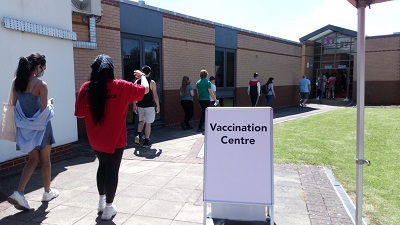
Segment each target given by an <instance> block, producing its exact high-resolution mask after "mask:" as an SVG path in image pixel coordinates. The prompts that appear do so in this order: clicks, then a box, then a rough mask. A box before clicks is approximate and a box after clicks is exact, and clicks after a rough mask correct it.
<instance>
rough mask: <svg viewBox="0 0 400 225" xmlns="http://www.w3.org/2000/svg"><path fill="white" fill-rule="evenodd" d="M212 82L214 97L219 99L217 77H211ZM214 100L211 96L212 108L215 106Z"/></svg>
mask: <svg viewBox="0 0 400 225" xmlns="http://www.w3.org/2000/svg"><path fill="white" fill-rule="evenodd" d="M210 82H211V91H212V92H213V93H214V96H215V97H217V86H215V77H214V76H211V77H210ZM214 103H215V101H214V99H213V98H212V97H211V96H210V106H214Z"/></svg>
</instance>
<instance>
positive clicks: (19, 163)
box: [0, 144, 72, 174]
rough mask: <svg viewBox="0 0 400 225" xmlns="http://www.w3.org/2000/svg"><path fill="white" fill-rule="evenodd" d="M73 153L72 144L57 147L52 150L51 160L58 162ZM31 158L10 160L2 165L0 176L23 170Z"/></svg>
mask: <svg viewBox="0 0 400 225" xmlns="http://www.w3.org/2000/svg"><path fill="white" fill-rule="evenodd" d="M71 152H72V144H66V145H61V146H57V147H54V148H52V149H51V155H50V157H51V160H52V161H57V160H58V159H59V158H61V157H62V156H65V155H68V154H70V153H71ZM28 160H29V156H27V155H26V156H21V157H19V158H16V159H12V160H8V161H6V162H2V163H0V174H5V173H9V172H12V171H15V170H19V169H22V168H23V167H24V166H25V163H26V162H28Z"/></svg>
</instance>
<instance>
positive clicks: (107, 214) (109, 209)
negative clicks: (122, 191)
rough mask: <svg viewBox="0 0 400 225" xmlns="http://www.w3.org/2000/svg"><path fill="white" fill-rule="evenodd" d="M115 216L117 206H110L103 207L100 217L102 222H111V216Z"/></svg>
mask: <svg viewBox="0 0 400 225" xmlns="http://www.w3.org/2000/svg"><path fill="white" fill-rule="evenodd" d="M116 214H117V206H115V205H114V204H113V205H110V206H106V207H104V210H103V214H102V215H101V219H102V220H111V218H112V217H113V216H115V215H116Z"/></svg>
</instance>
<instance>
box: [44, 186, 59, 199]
mask: <svg viewBox="0 0 400 225" xmlns="http://www.w3.org/2000/svg"><path fill="white" fill-rule="evenodd" d="M59 195H60V193H59V192H58V190H57V189H54V188H50V190H49V192H44V193H43V197H42V202H48V201H51V200H52V199H54V198H57V197H58V196H59Z"/></svg>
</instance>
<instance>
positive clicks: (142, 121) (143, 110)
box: [133, 66, 160, 147]
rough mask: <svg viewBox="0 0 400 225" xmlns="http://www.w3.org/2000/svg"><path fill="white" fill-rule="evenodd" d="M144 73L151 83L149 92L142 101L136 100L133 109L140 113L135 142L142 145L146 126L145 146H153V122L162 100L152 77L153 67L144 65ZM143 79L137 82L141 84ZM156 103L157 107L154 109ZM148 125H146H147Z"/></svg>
mask: <svg viewBox="0 0 400 225" xmlns="http://www.w3.org/2000/svg"><path fill="white" fill-rule="evenodd" d="M142 71H143V73H144V74H145V75H146V79H147V82H148V83H149V84H150V91H149V93H147V94H145V95H144V97H143V99H142V100H141V101H137V102H135V104H134V105H133V107H134V108H133V110H134V111H135V112H137V113H138V114H139V124H138V132H137V134H136V136H135V144H136V145H140V139H141V136H142V132H143V128H144V142H143V147H151V143H150V133H151V124H152V123H153V122H154V120H155V119H156V113H159V112H160V102H159V100H158V94H157V85H156V82H155V81H154V80H152V79H151V77H150V75H151V68H150V66H143V68H142ZM141 80H142V79H138V80H137V81H136V83H137V84H141V82H142V81H141ZM154 103H156V108H155V109H154ZM145 126H146V127H145Z"/></svg>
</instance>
